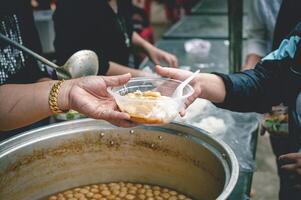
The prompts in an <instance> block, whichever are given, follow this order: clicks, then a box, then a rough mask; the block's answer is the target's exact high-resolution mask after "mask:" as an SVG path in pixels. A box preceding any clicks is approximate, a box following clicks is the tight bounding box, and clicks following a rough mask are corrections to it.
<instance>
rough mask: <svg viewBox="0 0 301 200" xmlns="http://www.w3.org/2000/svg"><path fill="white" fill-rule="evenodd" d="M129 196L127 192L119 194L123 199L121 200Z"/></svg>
mask: <svg viewBox="0 0 301 200" xmlns="http://www.w3.org/2000/svg"><path fill="white" fill-rule="evenodd" d="M126 195H127V192H123V191H121V192H120V193H119V195H118V196H119V197H121V198H123V197H125V196H126Z"/></svg>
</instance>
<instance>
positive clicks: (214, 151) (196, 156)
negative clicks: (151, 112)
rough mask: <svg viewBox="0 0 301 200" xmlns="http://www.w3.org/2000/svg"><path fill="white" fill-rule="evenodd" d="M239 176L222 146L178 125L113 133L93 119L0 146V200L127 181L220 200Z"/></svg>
mask: <svg viewBox="0 0 301 200" xmlns="http://www.w3.org/2000/svg"><path fill="white" fill-rule="evenodd" d="M238 173H239V167H238V163H237V160H236V157H235V155H234V153H233V152H232V150H231V149H230V148H229V147H228V146H227V145H225V144H224V143H223V142H221V141H219V140H216V139H213V138H211V137H210V136H209V135H207V134H206V133H205V132H203V131H202V130H200V129H197V128H193V127H189V126H186V125H181V124H168V125H165V126H151V127H149V126H142V127H137V128H135V129H131V130H130V129H124V128H116V127H113V126H111V125H109V124H107V123H105V122H102V121H96V120H91V119H86V120H79V121H72V122H67V123H62V124H56V125H52V126H49V127H44V128H40V129H37V130H34V131H30V132H27V133H24V134H22V135H19V136H16V137H14V138H12V139H10V140H7V141H4V142H2V143H1V144H0V199H6V200H11V199H13V200H19V199H22V200H29V199H30V200H35V199H40V198H43V197H45V196H47V195H50V194H52V193H55V192H58V191H62V190H65V189H68V188H72V187H76V186H81V185H85V184H92V183H99V182H110V181H120V180H123V181H131V182H142V183H148V184H157V185H161V186H165V187H170V188H173V189H176V190H179V191H181V192H183V193H185V194H187V195H190V196H192V197H194V198H196V199H200V200H202V199H218V200H224V199H227V197H228V196H229V195H230V193H231V192H232V190H233V188H234V187H235V184H236V181H237V178H238Z"/></svg>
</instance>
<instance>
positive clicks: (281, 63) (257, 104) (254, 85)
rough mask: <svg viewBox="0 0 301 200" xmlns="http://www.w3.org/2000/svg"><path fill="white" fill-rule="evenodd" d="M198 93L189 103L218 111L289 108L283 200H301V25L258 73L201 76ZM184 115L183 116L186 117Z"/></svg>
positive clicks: (174, 73)
mask: <svg viewBox="0 0 301 200" xmlns="http://www.w3.org/2000/svg"><path fill="white" fill-rule="evenodd" d="M157 72H158V74H159V75H161V76H165V77H168V78H173V79H178V80H184V79H186V78H187V77H188V76H190V75H191V74H192V72H188V71H184V70H179V69H168V68H162V67H157ZM191 84H192V86H193V87H194V89H195V93H194V94H193V95H192V96H191V97H190V98H188V100H187V102H186V103H185V105H186V106H189V105H190V104H191V103H192V102H193V101H194V99H195V98H204V99H208V100H210V101H212V102H214V103H215V104H216V105H217V106H218V107H221V108H226V109H229V110H233V111H238V112H258V113H266V112H268V111H270V110H271V108H272V106H274V105H279V104H280V103H282V102H283V103H285V104H286V105H288V106H289V108H288V110H289V146H288V147H287V150H288V151H287V152H286V153H285V155H281V156H280V157H279V158H278V159H279V160H280V161H281V169H282V170H283V171H285V174H283V175H284V176H285V177H286V178H285V182H283V185H282V191H280V194H279V199H280V200H284V199H285V200H288V199H289V200H299V199H300V197H301V176H300V175H301V153H299V152H300V148H301V23H299V24H298V25H297V26H296V28H295V29H294V31H293V32H292V33H291V34H290V35H289V36H288V37H287V38H286V39H284V40H283V41H282V43H281V44H280V46H279V48H278V49H277V50H275V51H274V52H272V53H270V54H268V55H267V56H266V57H264V58H263V59H262V60H261V61H260V62H259V63H257V64H256V66H255V68H254V69H250V70H245V71H242V72H239V73H235V74H229V75H226V74H220V73H213V74H204V73H203V74H199V75H198V76H197V77H196V78H195V79H194V80H193V81H192V82H191ZM182 114H183V113H182Z"/></svg>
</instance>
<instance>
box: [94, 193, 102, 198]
mask: <svg viewBox="0 0 301 200" xmlns="http://www.w3.org/2000/svg"><path fill="white" fill-rule="evenodd" d="M101 197H102V196H101V195H100V194H94V195H93V198H94V199H101Z"/></svg>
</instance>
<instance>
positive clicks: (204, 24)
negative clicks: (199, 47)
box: [163, 15, 247, 39]
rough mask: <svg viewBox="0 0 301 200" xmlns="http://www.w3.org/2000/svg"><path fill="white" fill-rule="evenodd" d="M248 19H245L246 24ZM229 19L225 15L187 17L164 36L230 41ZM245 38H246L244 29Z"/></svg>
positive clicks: (169, 37) (167, 37)
mask: <svg viewBox="0 0 301 200" xmlns="http://www.w3.org/2000/svg"><path fill="white" fill-rule="evenodd" d="M245 21H246V17H244V23H243V24H246V23H245ZM228 35H229V33H228V17H227V16H224V15H192V16H185V17H183V18H182V19H181V20H180V21H178V22H177V23H176V24H174V25H173V26H172V27H171V28H170V29H169V30H168V31H167V32H166V33H165V34H164V35H163V38H164V39H188V38H202V39H228ZM243 36H244V38H246V36H247V35H246V31H245V29H244V31H243Z"/></svg>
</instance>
